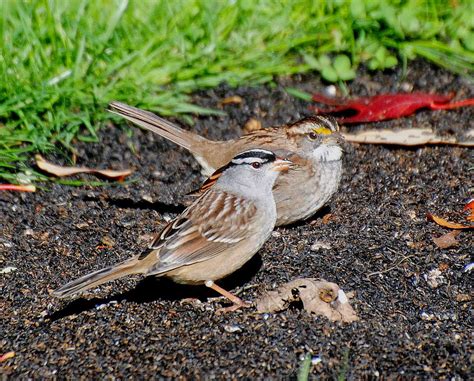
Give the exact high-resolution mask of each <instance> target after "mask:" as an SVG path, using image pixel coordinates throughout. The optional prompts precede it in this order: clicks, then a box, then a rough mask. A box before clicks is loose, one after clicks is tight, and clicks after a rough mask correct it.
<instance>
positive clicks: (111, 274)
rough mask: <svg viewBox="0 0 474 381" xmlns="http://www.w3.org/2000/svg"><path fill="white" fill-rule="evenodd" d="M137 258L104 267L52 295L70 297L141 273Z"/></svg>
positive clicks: (141, 269) (66, 285) (68, 284)
mask: <svg viewBox="0 0 474 381" xmlns="http://www.w3.org/2000/svg"><path fill="white" fill-rule="evenodd" d="M139 263H140V261H139V260H138V258H137V257H134V258H131V259H129V260H126V261H125V262H122V263H119V264H118V265H115V266H111V267H106V268H105V269H102V270H98V271H94V272H93V273H90V274H87V275H84V276H82V277H80V278H78V279H76V280H73V281H72V282H69V283H67V284H65V285H64V286H62V287H60V288H58V289H57V290H55V291H53V295H54V296H56V297H58V298H67V297H69V296H71V295H74V294H77V293H79V292H82V291H85V290H88V289H90V288H93V287H97V286H99V285H101V284H103V283H106V282H110V281H112V280H115V279H119V278H122V277H124V276H127V275H131V274H140V273H143V272H144V271H143V268H142V266H140V265H139Z"/></svg>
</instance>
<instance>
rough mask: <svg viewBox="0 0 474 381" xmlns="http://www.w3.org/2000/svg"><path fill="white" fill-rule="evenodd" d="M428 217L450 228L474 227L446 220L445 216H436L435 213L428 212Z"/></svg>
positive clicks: (473, 226)
mask: <svg viewBox="0 0 474 381" xmlns="http://www.w3.org/2000/svg"><path fill="white" fill-rule="evenodd" d="M426 217H427V218H428V219H429V220H431V221H434V222H436V223H437V224H438V225H440V226H443V227H445V228H450V229H472V228H474V225H463V224H458V223H456V222H449V221H447V220H445V219H444V218H441V217H438V216H435V215H434V214H431V213H428V214H427V215H426Z"/></svg>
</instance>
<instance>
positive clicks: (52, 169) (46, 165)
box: [35, 155, 132, 181]
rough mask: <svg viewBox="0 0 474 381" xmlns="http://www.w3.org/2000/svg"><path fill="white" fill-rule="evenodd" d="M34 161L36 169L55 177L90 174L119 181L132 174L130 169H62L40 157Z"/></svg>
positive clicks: (37, 156) (36, 157)
mask: <svg viewBox="0 0 474 381" xmlns="http://www.w3.org/2000/svg"><path fill="white" fill-rule="evenodd" d="M35 159H36V165H37V166H38V168H40V169H42V170H43V171H45V172H47V173H50V174H52V175H54V176H57V177H65V176H72V175H76V174H79V173H92V174H94V175H101V176H104V177H107V178H109V179H114V180H118V181H121V180H123V179H124V178H125V177H127V176H128V175H130V174H131V173H132V170H130V169H124V170H120V171H116V170H112V169H95V168H87V167H63V166H60V165H56V164H52V163H50V162H48V161H46V160H45V159H44V158H43V157H42V156H41V155H36V156H35Z"/></svg>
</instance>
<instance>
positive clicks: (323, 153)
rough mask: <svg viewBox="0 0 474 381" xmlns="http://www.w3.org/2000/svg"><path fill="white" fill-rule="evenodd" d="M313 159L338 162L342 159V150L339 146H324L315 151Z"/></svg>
mask: <svg viewBox="0 0 474 381" xmlns="http://www.w3.org/2000/svg"><path fill="white" fill-rule="evenodd" d="M313 157H314V158H315V159H316V160H318V161H338V160H341V158H342V148H341V147H339V146H337V145H334V146H333V145H322V146H319V147H318V148H316V149H315V150H314V151H313Z"/></svg>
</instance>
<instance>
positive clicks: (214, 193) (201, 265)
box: [53, 149, 291, 307]
mask: <svg viewBox="0 0 474 381" xmlns="http://www.w3.org/2000/svg"><path fill="white" fill-rule="evenodd" d="M290 164H291V162H290V161H289V160H286V159H280V158H277V157H276V156H275V154H274V153H272V152H270V151H267V150H261V149H255V150H249V151H245V152H242V153H240V154H238V155H237V156H235V157H234V158H233V159H232V160H231V161H230V162H229V163H228V164H227V165H226V166H225V167H223V168H221V169H219V170H218V171H217V172H216V173H215V175H214V176H213V177H212V178H211V180H209V181H208V182H207V183H206V190H205V191H204V192H203V194H202V195H201V196H200V197H199V198H198V199H196V200H195V201H194V203H193V204H192V205H191V206H189V207H188V208H187V209H186V210H185V211H184V212H183V213H181V214H180V215H179V216H178V217H176V218H175V219H174V220H173V221H171V222H170V223H169V224H168V225H167V226H166V227H165V228H164V229H163V230H162V231H161V233H160V234H158V235H157V237H156V239H155V240H154V241H153V243H152V244H151V245H150V246H149V248H148V249H147V250H146V251H145V252H144V253H142V254H140V255H137V256H134V257H132V258H131V259H129V260H126V261H125V262H122V263H119V264H117V265H115V266H111V267H107V268H105V269H102V270H99V271H96V272H93V273H91V274H89V275H85V276H83V277H81V278H79V279H77V280H74V281H72V282H70V283H68V284H66V285H64V286H62V287H60V288H59V289H57V290H56V291H54V293H53V295H54V296H57V297H60V298H63V297H68V296H71V295H74V294H77V293H79V292H81V291H85V290H87V289H90V288H92V287H96V286H98V285H100V284H102V283H105V282H108V281H111V280H114V279H118V278H122V277H124V276H126V275H130V274H145V275H156V276H166V277H169V278H171V279H172V280H173V281H175V282H177V283H184V284H206V286H208V287H211V288H213V289H214V290H216V291H217V292H219V293H221V294H222V295H224V296H226V297H228V298H229V299H230V300H231V301H232V302H234V305H235V306H237V307H239V306H243V305H244V303H243V302H242V301H241V300H240V299H239V298H237V297H236V296H234V295H232V294H230V293H228V292H227V291H225V290H223V289H222V288H220V287H219V286H217V285H215V284H214V281H215V280H217V279H221V278H224V277H225V276H227V275H229V274H231V273H233V272H234V271H236V270H238V269H239V268H240V267H242V266H243V265H244V264H245V263H246V262H247V261H248V260H250V258H251V257H252V256H253V255H254V254H255V253H256V252H257V251H258V250H259V249H260V247H261V246H262V245H263V244H264V242H265V241H266V240H267V239H268V238H269V237H270V235H271V232H272V230H273V228H274V226H275V221H276V207H275V200H274V198H273V194H272V187H273V184H274V182H275V180H276V178H277V177H278V175H279V173H280V172H281V171H284V170H287V169H288V168H289V166H290ZM211 184H212V185H211Z"/></svg>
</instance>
